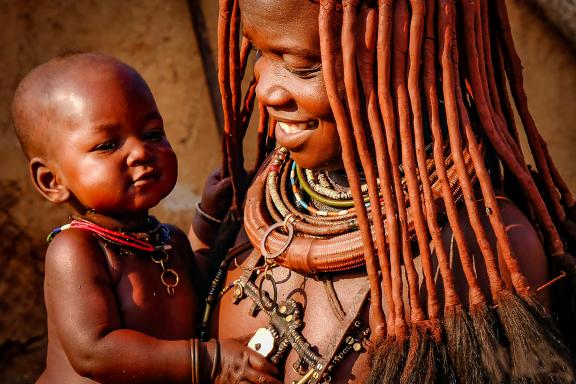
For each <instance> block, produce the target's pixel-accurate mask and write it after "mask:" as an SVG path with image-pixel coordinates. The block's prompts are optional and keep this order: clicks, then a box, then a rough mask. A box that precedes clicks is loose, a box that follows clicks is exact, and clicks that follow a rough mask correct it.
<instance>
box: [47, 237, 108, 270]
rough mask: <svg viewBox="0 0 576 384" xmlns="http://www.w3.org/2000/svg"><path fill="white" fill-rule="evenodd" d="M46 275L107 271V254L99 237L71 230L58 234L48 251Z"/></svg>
mask: <svg viewBox="0 0 576 384" xmlns="http://www.w3.org/2000/svg"><path fill="white" fill-rule="evenodd" d="M45 268H46V275H47V276H51V275H53V274H55V275H60V274H67V275H70V274H75V275H78V274H85V273H93V272H97V271H100V270H102V271H103V270H105V268H106V262H105V254H104V251H103V249H102V246H101V244H100V242H99V240H98V237H97V236H96V235H94V234H93V233H91V232H88V231H85V230H82V229H77V228H69V229H67V230H65V231H61V232H60V233H58V234H57V235H56V236H55V237H54V238H53V239H52V241H51V242H50V244H49V246H48V249H47V250H46V260H45Z"/></svg>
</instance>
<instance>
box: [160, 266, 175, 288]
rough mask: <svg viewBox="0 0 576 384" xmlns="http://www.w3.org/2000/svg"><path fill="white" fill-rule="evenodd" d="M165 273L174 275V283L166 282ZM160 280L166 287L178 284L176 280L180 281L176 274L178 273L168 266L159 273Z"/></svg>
mask: <svg viewBox="0 0 576 384" xmlns="http://www.w3.org/2000/svg"><path fill="white" fill-rule="evenodd" d="M166 275H172V276H173V277H174V283H169V282H167V281H166V279H167V277H166ZM160 280H162V284H164V285H165V286H166V287H171V288H174V287H175V286H177V285H178V282H179V281H180V277H179V276H178V274H177V273H176V271H175V270H173V269H172V268H168V269H166V270H165V271H162V274H161V275H160Z"/></svg>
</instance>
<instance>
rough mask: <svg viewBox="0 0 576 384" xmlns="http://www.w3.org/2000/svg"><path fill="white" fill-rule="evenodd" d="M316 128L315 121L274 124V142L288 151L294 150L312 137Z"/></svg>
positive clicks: (279, 122) (278, 122) (316, 123)
mask: <svg viewBox="0 0 576 384" xmlns="http://www.w3.org/2000/svg"><path fill="white" fill-rule="evenodd" d="M317 127H318V122H317V121H315V120H312V121H306V122H285V121H277V122H276V129H275V133H276V141H277V142H278V144H280V145H281V146H283V147H285V148H286V149H288V150H295V149H297V148H298V147H299V146H301V145H302V144H304V142H305V141H306V140H307V139H308V137H310V135H312V133H313V131H314V129H316V128H317Z"/></svg>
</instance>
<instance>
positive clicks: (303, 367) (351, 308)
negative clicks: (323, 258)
mask: <svg viewBox="0 0 576 384" xmlns="http://www.w3.org/2000/svg"><path fill="white" fill-rule="evenodd" d="M243 267H244V266H243ZM256 275H257V276H256ZM243 276H244V277H243ZM246 276H250V278H247V277H246ZM233 283H235V284H234V285H233V287H232V288H231V289H230V290H229V292H228V293H227V294H225V295H224V296H223V297H222V299H221V302H220V306H219V308H218V309H217V310H216V313H215V321H216V322H217V324H218V326H217V329H218V337H219V338H229V337H234V338H239V337H240V338H244V339H246V340H250V339H251V338H253V340H252V343H251V344H252V345H253V346H257V347H258V348H262V350H263V351H268V350H271V352H270V353H269V354H268V359H269V360H271V361H273V362H274V363H276V364H277V365H279V366H280V365H282V364H283V365H284V373H285V377H284V380H285V382H288V383H290V382H292V381H296V382H298V381H299V380H300V379H301V378H302V377H303V376H304V375H305V374H306V373H307V372H309V371H310V370H311V369H312V368H313V365H314V364H315V365H316V366H317V365H318V363H321V364H326V365H327V366H330V365H334V367H333V369H332V370H331V373H330V376H331V377H332V381H333V382H353V381H349V380H345V378H352V379H354V380H358V382H363V381H362V380H361V378H362V377H364V374H365V372H367V360H366V355H365V353H362V352H363V351H364V347H363V345H364V344H363V341H366V338H365V336H367V329H368V316H367V311H366V297H367V294H368V284H367V279H366V277H365V275H364V274H363V273H355V274H352V273H348V274H343V275H340V276H338V277H335V276H331V277H329V276H323V277H317V276H316V277H305V276H302V275H300V274H297V273H295V272H292V271H290V270H288V269H285V268H282V267H277V268H272V269H270V270H269V271H267V272H260V273H258V272H252V273H249V272H246V271H245V270H242V269H241V268H236V269H233V270H231V271H230V272H229V274H228V276H227V285H228V286H229V285H230V284H233ZM263 329H267V331H265V330H263ZM258 330H260V331H258ZM257 331H258V333H257ZM270 331H271V332H270ZM363 332H364V333H363ZM270 333H272V337H271V336H270ZM255 335H256V336H255ZM347 340H348V341H347ZM351 340H352V342H351ZM335 356H339V357H338V358H337V359H335V360H333V359H332V358H333V357H335ZM336 361H340V362H339V363H335V362H336ZM338 378H341V380H338Z"/></svg>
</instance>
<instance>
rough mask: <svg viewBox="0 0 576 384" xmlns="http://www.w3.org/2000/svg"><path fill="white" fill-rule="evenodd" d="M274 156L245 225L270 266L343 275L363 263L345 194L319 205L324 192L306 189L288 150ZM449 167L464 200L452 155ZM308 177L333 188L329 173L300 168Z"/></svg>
mask: <svg viewBox="0 0 576 384" xmlns="http://www.w3.org/2000/svg"><path fill="white" fill-rule="evenodd" d="M463 155H464V161H465V165H466V168H467V172H468V174H469V175H470V177H471V179H472V181H473V182H475V181H476V175H475V172H474V167H473V164H472V162H471V158H470V154H469V152H468V150H467V149H464V151H463ZM271 156H273V157H272V160H271V161H270V163H269V165H268V166H267V168H266V169H265V171H264V172H262V173H261V174H260V175H258V177H257V178H256V179H255V181H254V184H253V186H252V187H251V188H250V189H249V191H248V195H247V202H246V210H245V216H244V219H245V220H244V224H245V228H246V232H247V234H248V237H249V238H250V240H251V241H252V243H253V244H260V251H261V252H262V254H263V255H264V257H265V258H266V259H267V260H268V261H269V262H272V261H273V262H275V263H277V264H279V265H283V266H285V267H287V268H290V269H293V270H295V271H298V272H301V273H305V274H306V273H318V272H336V271H344V270H349V269H353V268H357V267H359V266H361V265H363V264H364V255H363V250H362V240H361V237H360V232H359V231H358V223H357V219H356V213H355V211H354V207H350V208H347V209H342V207H340V206H338V205H337V204H334V202H333V200H335V201H345V200H346V199H347V195H348V193H347V192H346V191H344V192H345V193H344V194H339V195H337V196H336V195H335V194H333V193H330V192H328V193H327V194H330V196H322V197H321V198H322V200H323V201H321V202H320V201H319V200H318V199H317V195H319V194H320V195H321V193H320V192H319V191H314V192H313V193H309V191H308V190H307V189H306V188H305V187H304V186H303V182H302V181H303V179H306V177H304V176H301V177H298V166H297V165H295V164H294V162H293V160H291V159H290V158H289V152H288V150H287V149H285V148H282V147H279V148H278V149H277V150H276V151H275V152H274V153H273V154H272V155H271ZM429 160H430V161H429V162H428V167H427V168H428V175H429V178H430V181H431V184H432V190H433V193H434V195H435V196H436V198H438V199H441V193H442V192H441V186H440V181H439V179H438V175H437V171H436V169H435V168H434V162H433V160H432V159H429ZM445 164H446V172H447V177H448V182H449V184H450V188H451V190H452V194H453V196H454V199H455V200H456V201H457V202H459V201H460V200H461V199H462V190H461V187H460V183H459V182H458V178H457V175H456V169H455V166H454V162H453V159H452V155H451V153H450V152H449V151H447V153H446V157H445ZM306 173H308V174H309V175H311V176H312V177H309V178H308V179H312V178H313V177H315V178H317V179H318V182H319V183H320V182H321V183H323V184H324V186H326V185H330V184H329V180H328V176H327V175H326V174H324V176H320V174H319V175H314V174H313V173H312V174H311V173H310V172H309V171H308V170H301V175H304V174H306ZM401 173H403V172H402V170H401ZM306 181H308V180H306ZM305 184H306V185H308V187H309V189H310V190H312V189H313V188H311V187H310V184H309V183H308V182H306V183H305ZM402 185H403V186H404V189H406V182H405V180H402ZM326 188H328V187H326ZM333 197H336V199H334V198H333ZM404 198H405V200H406V206H407V207H406V210H407V218H408V220H407V226H408V235H409V238H410V239H411V240H413V239H414V238H415V231H414V223H413V219H412V208H411V207H410V205H409V201H408V196H407V191H406V190H405V191H404ZM339 199H341V200H339ZM365 201H367V199H366V200H365ZM317 203H322V204H323V205H325V206H326V207H327V209H318V208H316V207H315V205H316V204H317ZM366 206H367V211H368V218H369V220H370V221H371V220H372V215H371V208H372V207H371V206H370V205H369V204H367V205H366ZM328 208H329V209H328ZM382 208H383V207H382ZM270 219H272V220H270ZM384 220H386V218H384ZM385 227H386V225H385ZM293 243H298V244H293ZM291 244H293V245H294V246H290V245H291Z"/></svg>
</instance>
